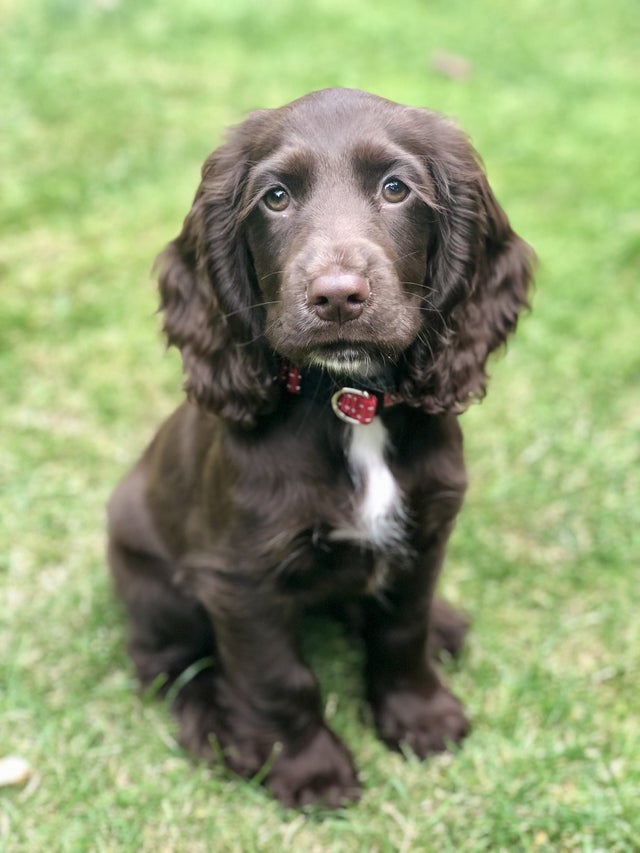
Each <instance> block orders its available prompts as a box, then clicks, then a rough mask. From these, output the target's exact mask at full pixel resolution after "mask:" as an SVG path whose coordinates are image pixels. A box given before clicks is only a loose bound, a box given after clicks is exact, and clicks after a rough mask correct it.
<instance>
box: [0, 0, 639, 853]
mask: <svg viewBox="0 0 640 853" xmlns="http://www.w3.org/2000/svg"><path fill="white" fill-rule="evenodd" d="M639 44H640V8H639V7H638V4H637V0H610V2H608V3H606V4H603V3H601V2H596V0H553V2H552V0H479V2H477V3H469V2H463V0H447V2H443V0H404V2H395V3H392V2H390V0H380V2H376V0H350V2H344V0H342V1H341V2H338V0H311V2H308V3H302V2H294V0H269V2H265V0H261V2H258V0H215V2H211V0H181V2H179V3H178V2H175V0H173V2H172V0H168V1H167V2H165V3H160V2H159V0H148V2H144V3H143V2H135V0H130V2H125V0H101V1H100V0H48V2H47V0H41V2H35V0H20V2H17V0H13V2H12V0H6V2H4V3H2V4H0V81H1V82H0V157H1V162H2V170H1V172H0V229H1V230H0V297H1V298H0V376H1V385H0V395H1V397H0V435H1V436H2V442H1V445H0V502H1V503H0V510H1V511H0V756H2V755H9V754H12V755H18V756H21V757H22V758H24V759H25V760H27V761H28V762H29V765H30V767H31V775H30V777H29V779H28V780H27V781H26V783H24V784H23V785H21V786H20V785H14V786H7V787H4V788H0V850H3V851H7V853H14V851H24V852H25V853H33V851H38V852H39V851H56V853H57V851H65V852H66V851H70V853H71V852H72V853H76V852H77V851H100V852H102V851H131V853H133V851H153V853H155V852H156V851H185V852H186V853H192V851H193V853H199V852H200V851H216V853H217V851H221V853H227V851H228V852H229V853H231V851H239V852H241V853H244V852H245V851H280V850H287V851H288V850H295V851H310V853H313V852H314V851H336V853H337V852H338V851H385V853H386V851H437V853H441V851H455V852H456V853H458V851H491V853H494V852H495V851H585V852H586V851H589V852H590V853H595V851H603V853H604V852H605V851H606V853H613V851H633V850H638V849H640V842H639V841H638V839H639V838H640V716H639V713H638V705H639V701H638V698H639V695H640V694H639V688H638V682H639V680H640V672H639V663H640V629H639V627H638V626H639V622H640V620H638V608H639V605H640V599H639V597H638V592H637V588H638V571H639V565H638V564H639V562H640V559H639V557H640V458H639V456H640V393H639V390H640V388H639V386H640V382H639V380H640V347H639V346H638V340H639V338H640V333H639V326H640V287H639V286H638V280H639V274H640V265H639V257H640V180H639V177H640V175H639V170H638V151H640V127H639V125H638V120H637V116H638V107H639V104H640V73H639V72H640V68H639V64H638V52H637V51H638V45H639ZM442 52H445V53H451V54H454V55H456V56H459V57H462V58H463V59H464V60H465V61H466V63H467V65H466V66H464V68H463V70H464V71H465V73H463V74H462V75H454V76H451V75H448V74H443V73H442V72H441V71H439V70H438V67H439V66H440V65H441V60H440V61H438V59H437V58H438V56H439V54H441V53H442ZM436 66H438V67H436ZM333 85H341V86H353V87H358V88H364V89H368V90H371V91H374V92H376V93H378V94H381V95H384V96H386V97H390V98H392V99H393V100H397V101H402V102H406V103H411V104H415V105H423V106H429V107H431V108H433V109H437V110H440V111H442V112H445V113H447V114H449V115H452V116H453V117H454V118H455V119H456V120H457V121H458V122H459V123H460V124H461V125H462V126H463V127H464V128H465V129H466V130H467V131H468V132H469V133H470V135H471V137H472V139H473V140H474V143H475V144H476V147H477V148H478V149H479V151H480V152H481V153H482V155H483V158H484V160H485V163H486V167H487V170H488V173H489V176H490V179H491V182H492V185H493V186H494V188H495V190H496V193H497V195H498V197H499V199H500V200H501V202H502V204H503V205H504V207H505V208H506V210H507V211H508V212H509V215H510V217H511V219H512V222H513V224H514V227H515V228H516V229H517V230H518V231H519V232H520V233H521V234H523V235H524V236H525V237H526V238H527V239H528V240H529V242H531V243H532V244H533V246H534V247H535V249H536V251H537V253H538V256H539V259H540V267H539V273H538V278H537V289H536V294H535V298H534V310H533V312H532V313H531V315H530V316H528V317H526V318H525V320H524V322H523V323H522V324H521V327H520V329H519V332H518V335H517V336H516V338H515V339H514V340H513V341H512V343H511V345H510V347H509V350H508V354H507V357H506V358H501V359H498V360H496V361H495V362H494V364H493V369H492V383H491V386H490V390H489V395H488V397H487V399H486V400H485V401H484V402H483V403H482V405H480V406H476V407H475V408H473V409H472V410H471V411H470V412H469V413H468V414H466V415H465V416H464V418H463V421H464V427H465V432H466V452H467V459H468V464H469V469H470V474H471V479H472V486H471V489H470V493H469V497H468V501H467V503H466V506H465V509H464V511H463V514H462V516H461V519H460V522H459V524H458V527H457V529H456V531H455V534H454V537H453V541H452V546H451V550H450V553H449V559H448V565H447V569H446V571H445V574H444V577H443V588H444V591H445V593H446V594H447V596H448V597H449V598H450V599H451V600H453V601H455V602H457V603H459V604H460V605H462V606H463V607H464V608H465V609H466V610H467V612H468V613H469V614H470V615H471V617H472V619H473V626H472V630H471V634H470V639H469V644H468V649H467V651H466V653H465V656H464V658H463V660H462V661H461V662H460V663H456V664H453V663H450V664H448V665H447V666H446V667H445V668H446V670H447V677H448V678H449V680H450V682H451V683H452V686H453V688H454V690H455V691H456V693H458V694H459V695H460V696H461V697H462V698H463V700H464V701H465V703H466V704H467V706H468V708H469V710H470V713H471V715H472V718H473V724H474V729H473V733H472V735H471V736H470V738H469V739H468V740H467V741H466V742H465V744H464V746H463V748H462V749H461V750H460V751H459V752H458V753H457V754H456V755H455V756H442V757H439V758H436V759H434V760H432V761H429V762H427V763H426V764H420V763H418V762H417V761H414V760H405V759H404V758H402V757H401V756H397V755H392V754H390V753H388V752H387V751H386V750H385V748H384V747H383V746H382V744H380V743H379V742H378V741H377V740H376V738H375V736H374V734H373V732H372V730H371V728H370V727H369V726H368V725H365V724H364V723H363V720H362V716H363V702H362V698H361V683H360V680H359V675H358V665H359V660H358V652H357V650H356V649H354V648H352V647H351V646H350V644H349V643H348V642H347V641H346V640H345V638H344V637H343V636H342V635H341V634H340V633H339V632H337V631H336V630H335V629H333V628H331V629H330V630H329V633H328V635H325V634H323V633H322V631H321V629H322V628H323V626H318V625H314V626H312V628H313V629H312V630H311V631H310V635H309V638H308V643H307V645H308V647H309V648H308V653H309V657H310V658H311V660H312V661H313V665H314V667H315V669H316V671H317V672H318V673H319V676H320V679H321V683H322V687H323V692H324V696H325V698H326V706H327V716H328V717H329V718H330V720H331V724H332V726H333V727H334V728H335V730H336V731H338V732H339V733H340V734H341V736H342V737H344V738H345V740H346V741H347V742H348V744H349V745H350V747H351V748H352V750H353V753H354V756H355V759H356V761H357V764H358V767H359V768H360V771H361V776H362V780H363V783H364V785H365V793H364V796H363V799H362V801H361V802H360V803H359V804H358V805H357V806H355V807H352V808H349V809H348V810H346V811H344V812H342V813H333V814H323V813H322V812H319V811H318V810H314V811H311V812H309V813H295V812H293V813H292V812H285V811H284V810H282V809H281V808H280V807H279V806H278V805H277V804H276V803H275V802H274V801H272V800H271V799H270V798H269V797H268V795H267V794H266V793H265V792H264V791H263V790H262V789H261V788H260V787H259V786H258V785H252V784H247V783H246V782H241V781H238V780H237V779H235V778H234V777H232V776H231V775H230V774H229V773H228V772H226V771H225V770H224V769H223V768H222V767H213V768H207V767H203V766H201V765H197V764H194V763H193V762H192V761H191V760H190V759H189V758H188V757H186V756H185V755H184V754H183V753H182V752H181V751H180V749H179V748H178V747H177V745H176V743H175V740H174V735H175V730H174V727H173V723H172V720H171V718H170V717H169V715H168V713H167V710H166V708H165V707H164V706H163V704H162V703H160V702H157V701H154V700H153V699H152V698H150V697H148V696H145V695H142V694H140V692H138V691H137V689H136V686H135V682H134V680H133V677H132V672H131V669H130V666H129V662H128V659H127V657H126V655H125V653H124V648H123V638H124V622H123V616H122V613H121V611H120V609H119V607H118V605H117V603H116V601H115V600H114V598H113V596H112V591H111V588H110V585H109V580H108V577H107V572H106V569H105V561H104V556H103V551H104V518H103V515H104V504H105V500H106V498H107V496H108V494H109V492H110V490H111V488H112V487H113V485H114V484H115V482H116V481H117V480H118V479H119V477H120V476H121V475H122V474H123V472H124V471H125V470H126V468H127V467H128V466H129V465H130V464H131V462H132V461H133V460H134V459H135V457H136V456H137V454H138V453H139V452H140V450H141V449H142V447H143V446H144V444H145V443H146V441H147V440H148V438H149V437H150V435H151V431H152V430H153V428H154V427H155V426H156V425H157V424H158V423H159V422H160V420H161V419H162V418H163V417H164V416H165V415H166V414H167V413H168V412H169V411H170V410H171V409H172V407H173V406H175V405H176V403H177V401H179V400H180V398H181V376H180V365H179V359H178V357H177V355H176V354H175V353H174V352H170V353H166V352H165V350H164V347H163V343H162V340H161V338H160V335H159V323H158V320H157V318H156V317H154V311H155V307H156V296H155V290H154V284H153V282H152V280H151V276H150V268H151V264H152V262H153V259H154V257H155V255H156V253H157V252H158V251H159V250H160V249H161V248H162V247H163V245H164V244H165V243H166V242H167V241H168V240H169V239H171V238H172V237H173V236H174V235H175V234H176V233H177V231H178V229H179V227H180V224H181V221H182V218H183V216H184V215H185V213H186V211H187V209H188V206H189V204H190V200H191V197H192V194H193V192H194V190H195V187H196V184H197V181H198V175H199V168H200V164H201V162H202V160H203V159H204V157H205V156H206V154H207V153H208V152H209V151H210V150H211V149H212V148H213V147H215V145H216V144H217V143H218V142H219V140H220V138H221V134H222V132H223V129H224V127H225V126H227V125H228V124H230V123H233V122H237V121H239V120H241V118H242V117H243V115H244V114H245V113H246V112H247V111H249V110H251V109H253V108H256V107H273V106H278V105H280V104H282V103H284V102H286V101H288V100H291V99H292V98H294V97H296V96H298V95H301V94H303V93H304V92H306V91H309V90H311V89H317V88H322V87H324V86H333Z"/></svg>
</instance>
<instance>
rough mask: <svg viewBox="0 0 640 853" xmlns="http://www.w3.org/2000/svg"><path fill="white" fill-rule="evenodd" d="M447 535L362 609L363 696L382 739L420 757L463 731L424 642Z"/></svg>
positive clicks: (456, 705)
mask: <svg viewBox="0 0 640 853" xmlns="http://www.w3.org/2000/svg"><path fill="white" fill-rule="evenodd" d="M447 536H448V530H446V531H443V532H442V534H441V535H436V536H435V537H433V539H432V540H431V542H429V543H424V542H423V543H421V544H420V548H419V550H417V552H416V553H417V556H416V557H415V560H414V565H413V566H412V567H411V568H410V569H407V568H406V567H403V568H399V569H398V572H397V574H396V576H395V582H394V584H393V586H392V587H391V588H390V589H389V590H386V591H385V594H384V596H381V597H380V598H376V599H372V600H370V601H368V602H367V604H366V606H365V623H364V640H365V648H366V669H365V676H366V685H367V695H368V699H369V702H370V704H371V708H372V711H373V716H374V722H375V725H376V728H377V730H378V733H379V735H380V737H381V738H382V740H383V741H384V742H385V743H386V744H387V745H388V746H389V747H391V748H392V749H401V747H402V746H403V745H406V746H408V747H410V748H411V749H412V750H413V752H414V753H415V754H416V755H417V756H418V757H420V758H424V757H425V756H426V755H428V754H429V753H432V752H441V751H442V750H445V749H446V748H447V746H448V745H450V744H453V743H457V742H459V741H460V740H461V739H462V738H463V737H464V736H465V734H466V733H467V731H468V723H467V719H466V717H465V715H464V711H463V709H462V705H461V704H460V702H459V701H458V699H456V697H455V696H453V694H452V693H451V692H450V691H449V690H448V689H447V688H446V687H445V686H444V685H443V684H442V682H441V680H440V678H439V676H438V674H437V672H436V671H435V668H434V665H433V660H432V656H431V655H430V654H429V653H428V648H427V643H428V639H429V634H430V625H429V619H430V615H431V613H432V607H431V604H432V596H433V588H434V586H435V581H436V579H437V575H438V572H439V568H440V564H441V562H442V557H443V554H444V549H445V545H446V539H447Z"/></svg>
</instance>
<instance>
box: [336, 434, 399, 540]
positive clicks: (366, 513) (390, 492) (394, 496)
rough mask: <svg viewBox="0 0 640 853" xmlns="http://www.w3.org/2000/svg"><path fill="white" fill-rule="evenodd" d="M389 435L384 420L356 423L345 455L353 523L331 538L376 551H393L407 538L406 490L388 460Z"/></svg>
mask: <svg viewBox="0 0 640 853" xmlns="http://www.w3.org/2000/svg"><path fill="white" fill-rule="evenodd" d="M387 450H388V436H387V431H386V429H385V427H384V425H383V423H382V421H381V420H380V418H376V419H375V420H374V421H373V423H371V424H368V425H366V426H353V427H351V428H350V434H348V435H347V440H346V445H345V456H346V460H347V465H348V467H349V471H350V474H351V479H352V482H353V486H354V493H353V500H352V509H351V519H350V522H351V523H350V524H347V525H345V526H344V527H339V528H336V529H335V530H334V531H333V532H332V534H331V539H333V540H334V541H340V540H342V541H345V540H351V541H356V542H359V543H361V544H362V545H365V546H369V547H371V548H373V549H374V550H376V551H383V552H388V551H393V550H394V549H396V548H397V547H398V546H400V545H401V544H402V542H403V541H404V539H405V532H406V531H405V526H406V525H405V512H404V507H403V500H402V492H401V490H400V487H399V485H398V483H397V481H396V479H395V477H394V476H393V473H392V471H391V469H390V467H389V464H388V461H387V456H386V454H387Z"/></svg>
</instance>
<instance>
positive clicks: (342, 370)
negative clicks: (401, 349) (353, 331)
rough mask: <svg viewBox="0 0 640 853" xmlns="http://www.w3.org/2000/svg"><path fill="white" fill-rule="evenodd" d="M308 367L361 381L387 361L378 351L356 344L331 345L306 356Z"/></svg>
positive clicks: (317, 348)
mask: <svg viewBox="0 0 640 853" xmlns="http://www.w3.org/2000/svg"><path fill="white" fill-rule="evenodd" d="M306 360H307V363H308V365H309V366H310V367H319V368H322V369H323V370H326V371H328V372H329V373H333V374H336V375H338V376H354V377H362V378H363V379H364V378H366V377H368V376H371V375H373V374H376V373H378V372H379V371H380V368H381V367H382V366H383V365H384V363H385V361H386V360H387V359H385V358H384V356H383V354H382V353H380V352H379V351H376V350H373V349H371V348H370V347H366V346H363V345H358V344H331V345H325V346H319V347H316V348H315V349H313V350H311V352H309V354H308V356H307V359H306Z"/></svg>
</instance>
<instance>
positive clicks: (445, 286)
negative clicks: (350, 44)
mask: <svg viewBox="0 0 640 853" xmlns="http://www.w3.org/2000/svg"><path fill="white" fill-rule="evenodd" d="M532 260H533V253H532V252H531V250H530V248H529V247H528V246H527V244H526V243H524V242H523V241H522V240H521V239H520V238H519V237H518V236H517V235H516V234H515V233H514V232H513V231H512V230H511V228H510V226H509V223H508V220H507V217H506V216H505V214H504V212H503V210H502V209H501V208H500V206H499V205H498V203H497V202H496V200H495V198H494V196H493V193H492V192H491V189H490V187H489V185H488V183H487V180H486V178H485V176H484V173H483V170H482V168H481V166H480V164H479V161H478V158H477V155H476V154H475V152H474V150H473V148H472V147H471V145H470V144H469V142H468V140H467V138H466V137H465V136H464V135H463V134H462V133H461V132H460V131H459V130H458V129H457V128H456V127H455V126H454V125H453V124H451V123H450V122H449V121H447V120H446V119H444V118H442V117H441V116H439V115H437V114H435V113H431V112H428V111H425V110H421V109H414V108H410V107H403V106H400V105H398V104H395V103H392V102H390V101H386V100H384V99H382V98H378V97H375V96H373V95H368V94H366V93H363V92H358V91H353V90H342V89H333V90H325V91H321V92H315V93H313V94H311V95H307V96H306V97H304V98H301V99H300V100H298V101H294V102H293V103H291V104H288V105H287V106H285V107H282V108H281V109H278V110H265V111H259V112H256V113H253V114H251V115H250V116H249V117H248V118H247V119H246V121H245V122H244V123H243V124H241V125H239V126H238V127H236V128H235V129H234V130H233V131H232V132H231V133H230V135H229V137H228V140H227V142H226V143H225V144H224V145H223V146H221V147H220V148H219V149H217V150H216V151H214V152H213V154H212V155H211V156H210V157H209V158H208V160H207V161H206V163H205V164H204V167H203V170H202V181H201V184H200V187H199V189H198V192H197V194H196V197H195V200H194V203H193V207H192V209H191V211H190V212H189V214H188V216H187V218H186V220H185V223H184V226H183V229H182V232H181V233H180V235H179V236H178V237H177V238H176V239H175V240H174V241H173V242H172V243H170V244H169V246H168V247H167V249H166V250H165V252H164V253H163V254H162V255H161V256H160V258H159V269H160V291H161V296H162V309H163V310H164V317H165V331H166V333H167V336H168V339H169V341H170V343H172V344H175V345H176V346H178V347H179V348H180V350H181V352H182V356H183V362H184V369H185V373H186V377H187V380H186V389H187V392H188V394H189V396H190V398H191V399H193V400H194V401H196V402H197V403H199V404H200V405H202V406H205V407H207V408H209V409H211V410H213V411H216V412H218V413H220V414H221V415H222V416H223V417H225V418H227V419H229V420H231V421H233V422H236V423H239V424H241V425H245V426H249V425H251V424H253V423H254V422H255V418H256V417H257V416H258V415H259V414H260V413H263V412H267V411H269V410H270V409H271V408H272V407H273V405H274V404H275V401H276V399H277V387H276V385H275V383H274V375H275V372H276V371H275V362H276V360H277V357H278V356H280V357H286V358H288V359H289V360H290V361H292V362H294V363H296V364H298V365H299V366H301V367H304V366H308V365H314V366H320V367H324V368H326V369H327V370H329V371H331V372H334V373H337V374H344V375H347V376H357V377H359V378H361V379H364V378H366V375H367V374H368V373H373V372H378V371H379V370H380V368H381V367H384V366H388V365H392V366H393V367H394V369H395V371H396V374H397V381H398V390H399V392H400V393H401V394H402V396H403V398H404V400H405V401H406V402H407V403H409V404H410V405H413V406H417V407H421V408H423V409H424V410H425V411H428V412H432V413H438V412H444V411H462V410H463V409H464V408H465V407H466V406H467V405H468V403H469V402H470V400H471V399H473V398H474V397H480V396H482V394H483V393H484V388H485V382H486V373H485V363H486V360H487V357H488V355H489V353H490V352H491V351H492V350H494V349H495V348H496V347H498V346H499V345H500V344H501V343H503V342H504V340H505V339H506V337H507V335H508V334H509V332H511V331H512V330H513V329H514V328H515V325H516V322H517V318H518V314H519V312H520V311H521V310H522V309H523V308H524V307H525V306H526V304H527V288H528V285H529V282H530V278H531V268H532Z"/></svg>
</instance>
